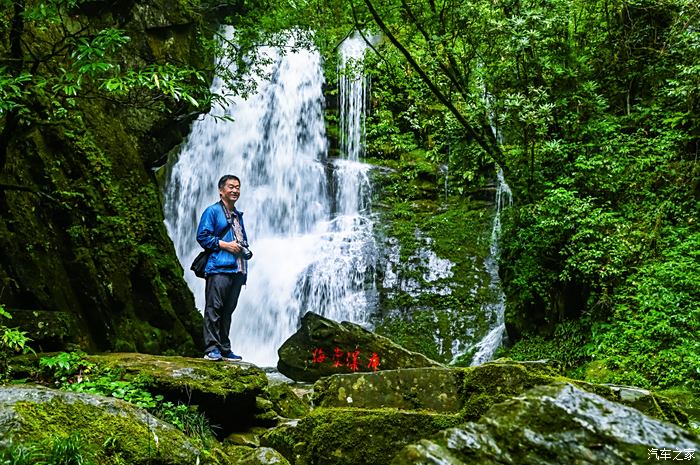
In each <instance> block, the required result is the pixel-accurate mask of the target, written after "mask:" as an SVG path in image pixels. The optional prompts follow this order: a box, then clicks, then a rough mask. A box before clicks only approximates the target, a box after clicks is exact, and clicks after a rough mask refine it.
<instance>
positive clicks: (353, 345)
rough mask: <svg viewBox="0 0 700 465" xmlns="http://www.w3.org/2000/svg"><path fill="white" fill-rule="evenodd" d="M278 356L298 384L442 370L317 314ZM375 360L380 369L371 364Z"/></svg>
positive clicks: (383, 340)
mask: <svg viewBox="0 0 700 465" xmlns="http://www.w3.org/2000/svg"><path fill="white" fill-rule="evenodd" d="M277 352H278V354H279V361H278V362H277V369H278V370H279V371H280V373H282V374H284V375H285V376H288V377H289V378H291V379H293V380H295V381H315V380H317V379H318V378H320V377H322V376H328V375H332V374H337V373H339V372H340V373H343V372H346V373H347V372H352V371H374V370H375V368H376V369H379V370H391V369H395V368H412V367H426V366H441V365H440V364H439V363H438V362H435V361H434V360H430V359H429V358H427V357H426V356H424V355H422V354H419V353H416V352H411V351H409V350H406V349H404V348H403V347H401V346H399V345H397V344H395V343H393V342H392V341H391V340H389V339H387V338H385V337H383V336H380V335H377V334H374V333H372V332H370V331H368V330H366V329H364V328H362V327H361V326H359V325H356V324H354V323H350V322H347V321H344V322H342V323H337V322H334V321H332V320H329V319H328V318H324V317H322V316H320V315H317V314H315V313H313V312H307V313H306V314H305V315H304V316H303V317H302V319H301V326H300V328H299V330H297V332H296V333H294V334H293V335H292V336H291V337H290V338H289V339H287V340H286V341H285V342H284V344H282V346H281V347H280V348H279V350H278V351H277ZM355 352H357V353H356V354H355ZM372 357H375V358H374V360H376V362H377V363H378V365H376V366H375V365H373V364H372V363H371V361H372V360H373V359H372ZM353 361H354V362H356V363H354V364H353ZM353 365H354V366H353Z"/></svg>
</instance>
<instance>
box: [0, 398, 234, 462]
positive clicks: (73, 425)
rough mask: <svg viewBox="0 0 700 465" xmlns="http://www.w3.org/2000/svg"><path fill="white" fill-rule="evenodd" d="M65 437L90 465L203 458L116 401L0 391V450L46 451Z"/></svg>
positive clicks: (198, 445)
mask: <svg viewBox="0 0 700 465" xmlns="http://www.w3.org/2000/svg"><path fill="white" fill-rule="evenodd" d="M71 434H72V435H74V437H75V438H77V439H76V441H78V444H79V447H80V449H81V451H80V452H81V455H82V456H83V457H92V458H94V461H93V460H91V462H93V463H129V464H133V465H138V464H144V465H146V464H148V465H157V464H168V465H176V464H182V465H191V464H194V463H199V462H200V461H202V459H203V458H204V457H206V456H207V455H204V452H205V448H204V446H203V444H202V442H201V440H200V439H198V438H192V437H188V436H185V435H184V433H182V432H181V431H180V430H178V429H176V428H175V427H174V426H172V425H170V424H168V423H165V422H163V421H161V420H159V419H158V418H156V417H154V416H152V415H150V414H149V413H147V412H145V411H143V410H141V409H138V408H136V407H134V406H133V405H131V404H129V403H127V402H124V401H122V400H119V399H114V398H107V397H101V396H95V395H92V394H86V393H77V392H66V391H58V390H54V389H48V388H45V387H40V386H7V387H0V449H4V448H8V447H9V446H10V445H11V444H12V445H18V444H22V445H26V446H34V447H38V448H46V449H50V448H51V446H52V444H53V443H55V441H57V440H60V439H64V440H65V438H67V437H68V436H69V435H71ZM210 452H211V451H210ZM219 459H220V463H223V464H226V463H229V462H228V460H227V459H226V458H225V457H219ZM66 463H68V462H66ZM71 463H73V462H71ZM202 463H203V462H202Z"/></svg>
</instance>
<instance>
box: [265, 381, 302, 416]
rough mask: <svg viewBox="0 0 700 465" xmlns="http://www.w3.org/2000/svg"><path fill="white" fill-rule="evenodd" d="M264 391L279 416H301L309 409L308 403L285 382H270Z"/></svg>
mask: <svg viewBox="0 0 700 465" xmlns="http://www.w3.org/2000/svg"><path fill="white" fill-rule="evenodd" d="M265 393H266V397H267V398H268V399H269V400H270V401H271V402H272V407H273V409H274V410H275V412H277V413H278V414H279V415H280V416H281V417H284V418H301V417H303V416H304V415H306V414H307V413H309V410H310V409H311V406H310V405H309V403H308V402H306V401H305V400H304V399H302V398H300V397H299V396H298V395H297V394H296V393H295V392H294V390H293V389H292V388H291V387H290V386H289V385H288V384H287V383H274V384H272V383H271V384H270V385H269V386H268V387H267V388H266V389H265Z"/></svg>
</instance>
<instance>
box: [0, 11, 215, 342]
mask: <svg viewBox="0 0 700 465" xmlns="http://www.w3.org/2000/svg"><path fill="white" fill-rule="evenodd" d="M222 3H227V2H222ZM23 5H24V4H23ZM187 5H188V3H187V2H177V1H171V0H150V1H147V2H119V3H118V4H115V3H113V2H102V1H96V2H88V3H84V2H83V3H81V5H80V6H78V7H76V8H74V9H72V10H71V11H70V12H69V13H65V12H64V14H65V18H64V19H65V23H64V24H63V26H65V27H66V28H67V29H66V30H63V29H59V28H58V27H55V25H52V24H48V26H47V27H48V29H42V26H46V24H36V23H35V22H34V21H29V20H27V21H24V22H17V23H15V25H17V24H21V25H22V29H21V30H17V31H13V33H14V34H16V35H19V37H17V38H16V41H17V42H18V43H22V44H24V45H22V49H21V50H19V51H17V50H15V49H12V52H13V53H15V54H20V55H21V56H13V57H9V59H10V61H12V59H13V58H14V59H15V61H16V62H18V63H20V62H22V60H24V62H26V63H28V64H27V66H31V60H32V59H34V58H33V57H37V56H44V55H45V56H53V54H54V53H55V51H56V50H62V47H65V46H67V44H70V43H72V41H74V42H78V39H77V38H70V37H69V38H68V39H66V38H65V37H64V36H65V35H66V34H70V33H72V32H74V31H76V30H80V31H81V32H80V33H81V34H86V35H85V37H90V38H92V37H94V36H95V34H97V32H98V31H100V30H102V29H103V28H105V27H112V28H117V29H120V30H123V31H125V34H127V35H128V36H129V38H130V40H129V42H128V43H127V44H126V45H124V47H123V48H122V49H121V50H120V52H119V53H120V55H119V56H117V57H115V58H114V60H115V61H117V62H119V67H120V68H121V69H123V70H124V71H125V72H126V71H127V70H130V69H139V68H143V67H145V66H147V65H149V64H153V63H159V64H164V63H183V64H189V65H193V66H201V65H203V64H206V63H209V61H210V60H209V57H208V56H207V53H208V52H205V51H204V49H203V48H202V41H201V40H200V38H201V36H203V35H208V33H207V32H206V31H203V30H202V25H203V23H204V22H203V21H202V17H201V14H200V12H199V10H198V11H195V10H193V9H188V8H189V7H188V6H187ZM27 8H29V5H27ZM8 14H10V13H8ZM69 17H70V20H68V18H69ZM8 18H9V17H8ZM9 19H11V18H9ZM52 28H54V29H52ZM7 31H8V28H4V29H3V30H2V32H0V50H1V51H3V52H7V53H8V54H9V52H10V47H9V45H8V44H9V38H8V34H9V33H8V32H7ZM61 37H63V39H61ZM61 40H64V42H61ZM53 41H56V43H52V42H53ZM44 43H45V44H46V47H47V49H45V50H42V49H40V48H39V47H41V45H40V44H44ZM52 46H53V47H54V48H53V51H52V48H51V47H52ZM28 47H29V48H32V49H33V50H31V51H28V50H27V48H28ZM55 59H56V60H60V59H61V58H60V57H56V58H55ZM67 60H69V61H70V58H67ZM54 66H55V67H61V66H64V67H66V68H67V67H69V65H67V64H65V63H60V62H59V63H54ZM38 68H39V69H40V70H45V69H46V68H44V67H43V65H42V66H39V67H38ZM49 69H51V68H49ZM40 72H45V71H40ZM48 72H49V73H50V71H48ZM57 72H58V71H57ZM32 74H34V72H33V71H32ZM89 86H90V83H89V82H87V79H86V82H84V83H83V87H84V88H85V89H84V90H85V93H87V94H88V95H89V97H90V98H80V97H81V96H82V94H80V95H78V97H77V98H76V99H75V101H74V102H73V103H72V104H71V105H73V106H71V105H69V104H66V106H67V107H68V108H69V110H68V113H69V115H68V116H66V117H58V118H57V119H56V118H54V117H53V116H52V114H51V112H50V111H49V110H48V109H47V108H46V105H47V104H48V102H43V101H37V100H38V99H37V100H32V101H31V102H30V108H31V113H32V118H30V119H28V120H21V121H20V122H19V123H18V124H17V127H16V128H15V129H14V130H7V131H6V130H5V129H6V128H7V127H9V126H7V127H3V125H4V124H9V123H7V121H9V119H8V118H9V116H8V117H7V118H6V115H5V114H3V120H2V121H0V212H2V221H0V283H1V285H0V288H1V289H2V293H1V295H2V297H1V299H2V303H3V304H5V305H6V306H7V307H8V309H10V310H13V309H21V310H23V311H31V312H33V311H40V312H64V313H68V314H70V315H71V318H70V319H71V320H73V321H75V322H76V326H77V329H76V330H75V332H74V334H73V335H72V336H73V339H75V342H77V343H78V344H79V345H80V346H81V347H82V348H83V349H84V350H87V351H104V350H121V351H139V352H147V353H167V352H169V351H171V353H177V354H187V355H193V354H196V353H198V350H197V349H198V347H197V346H199V342H200V339H201V325H200V322H201V317H200V315H199V313H198V312H197V311H196V309H195V305H194V299H193V297H192V294H191V292H190V290H189V289H188V288H187V286H186V284H185V282H184V280H183V279H182V275H183V270H182V267H181V266H180V264H179V262H178V260H177V258H176V255H175V250H174V248H173V245H172V243H171V241H170V239H169V237H168V235H167V232H166V229H165V227H164V224H163V213H162V207H161V204H160V199H159V191H158V187H157V184H156V182H155V179H154V176H153V173H152V168H153V167H155V166H157V165H158V163H159V160H160V159H162V158H164V156H165V154H166V153H167V152H168V151H169V150H171V149H172V148H173V147H174V146H175V145H176V144H178V143H179V142H180V141H181V140H182V139H183V137H184V136H185V135H186V133H187V131H188V130H189V123H190V121H191V118H192V117H194V116H196V114H194V113H192V114H190V113H191V112H192V111H193V108H189V107H188V106H187V105H184V104H182V102H175V101H163V100H162V99H157V100H158V101H160V102H165V103H159V105H151V103H152V102H150V99H151V98H153V97H154V96H150V97H149V96H148V95H144V96H143V98H144V99H146V102H145V104H144V103H142V104H135V103H134V102H131V101H130V100H128V99H122V100H119V99H118V98H109V99H101V98H99V96H100V95H101V94H100V92H99V91H98V90H96V89H89ZM28 92H30V93H31V90H28ZM68 100H71V99H68ZM42 120H45V121H48V120H51V121H49V123H47V124H43V123H42V122H41V121H42ZM12 186H15V187H12ZM16 186H19V188H18V187H16ZM193 240H194V238H193ZM40 314H43V313H40ZM50 321H52V318H47V319H46V322H47V323H49V322H50ZM29 329H31V328H29ZM29 336H30V337H34V333H30V334H29ZM37 336H38V337H43V336H42V335H41V334H40V333H38V334H37ZM59 336H60V337H59V338H58V339H57V338H55V337H54V338H53V342H56V341H58V342H63V341H68V340H70V339H71V338H67V337H65V336H61V335H59ZM53 342H52V344H53ZM71 342H72V341H71ZM51 348H52V349H54V348H56V349H58V347H53V346H52V347H51ZM199 349H201V347H199Z"/></svg>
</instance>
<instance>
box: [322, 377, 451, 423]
mask: <svg viewBox="0 0 700 465" xmlns="http://www.w3.org/2000/svg"><path fill="white" fill-rule="evenodd" d="M462 376H463V372H462V371H461V370H455V369H449V368H408V369H403V370H384V371H379V372H377V373H356V374H346V375H333V376H329V377H326V378H321V379H320V380H318V381H316V383H315V384H314V393H313V397H312V401H313V404H314V405H315V406H319V407H355V408H384V407H390V408H397V409H402V410H430V411H434V412H441V413H457V412H459V411H460V410H461V408H462V406H463V398H462V396H461V395H460V391H461V388H462Z"/></svg>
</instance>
